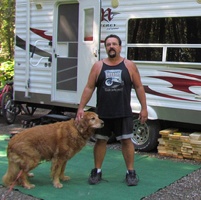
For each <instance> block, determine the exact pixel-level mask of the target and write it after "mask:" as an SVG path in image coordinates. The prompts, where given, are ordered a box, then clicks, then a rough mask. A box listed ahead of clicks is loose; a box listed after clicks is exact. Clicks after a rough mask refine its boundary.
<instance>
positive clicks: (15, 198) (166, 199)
mask: <svg viewBox="0 0 201 200" xmlns="http://www.w3.org/2000/svg"><path fill="white" fill-rule="evenodd" d="M48 112H49V111H48V110H43V109H39V110H38V109H37V110H36V112H35V113H34V115H33V116H27V115H21V114H20V115H18V116H17V118H16V121H15V124H12V125H7V124H6V123H5V121H4V119H3V117H2V116H0V127H1V129H0V134H5V133H9V134H15V133H18V132H20V131H21V130H23V127H22V121H23V120H24V119H27V118H28V119H31V118H37V117H39V116H43V115H45V114H47V113H48ZM93 144H94V143H93V142H89V145H93ZM108 148H111V149H117V150H121V146H120V144H119V143H114V144H108ZM136 153H138V154H142V155H148V156H151V157H157V158H159V159H172V160H174V161H179V162H187V163H190V164H201V163H199V162H197V161H193V160H187V159H184V160H180V159H174V158H168V157H162V156H160V155H158V154H157V153H156V152H151V153H142V152H136ZM200 188H201V169H199V170H196V171H194V172H193V173H191V174H189V175H187V176H185V177H183V178H181V179H179V180H177V181H176V182H174V183H172V184H171V185H169V186H167V187H165V188H162V189H160V190H158V191H157V192H155V193H154V194H151V195H150V196H148V197H145V198H143V200H201V189H200ZM5 195H6V198H5ZM37 199H38V198H35V197H32V196H29V195H25V194H23V193H21V192H19V191H17V190H12V191H11V192H9V191H8V189H6V188H5V187H3V186H0V200H37Z"/></svg>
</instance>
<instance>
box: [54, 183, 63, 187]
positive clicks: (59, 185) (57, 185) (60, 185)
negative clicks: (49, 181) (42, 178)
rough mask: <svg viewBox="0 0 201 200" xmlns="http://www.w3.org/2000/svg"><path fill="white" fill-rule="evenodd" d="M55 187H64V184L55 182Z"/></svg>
mask: <svg viewBox="0 0 201 200" xmlns="http://www.w3.org/2000/svg"><path fill="white" fill-rule="evenodd" d="M54 187H55V188H62V187H63V184H61V183H54Z"/></svg>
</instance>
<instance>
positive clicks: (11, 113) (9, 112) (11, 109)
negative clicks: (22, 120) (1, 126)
mask: <svg viewBox="0 0 201 200" xmlns="http://www.w3.org/2000/svg"><path fill="white" fill-rule="evenodd" d="M16 112H17V107H15V104H14V101H13V100H12V99H10V100H8V101H7V103H6V105H5V108H4V110H3V117H4V119H5V120H6V122H7V124H13V123H14V122H15V119H16V116H17V114H16Z"/></svg>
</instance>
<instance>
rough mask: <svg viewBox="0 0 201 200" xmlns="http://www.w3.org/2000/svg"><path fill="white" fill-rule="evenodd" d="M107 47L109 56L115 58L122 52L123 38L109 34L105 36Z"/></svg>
mask: <svg viewBox="0 0 201 200" xmlns="http://www.w3.org/2000/svg"><path fill="white" fill-rule="evenodd" d="M104 44H105V48H106V52H107V54H108V56H109V58H115V57H116V56H117V55H118V56H119V55H120V52H121V39H120V38H119V36H117V35H108V36H107V37H106V38H105V42H104Z"/></svg>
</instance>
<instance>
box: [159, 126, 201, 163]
mask: <svg viewBox="0 0 201 200" xmlns="http://www.w3.org/2000/svg"><path fill="white" fill-rule="evenodd" d="M160 135H161V138H159V139H158V142H159V145H158V153H159V154H160V155H163V156H171V157H175V158H187V159H194V160H197V161H201V133H200V132H194V133H182V132H178V129H175V128H170V129H165V130H161V131H160Z"/></svg>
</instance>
